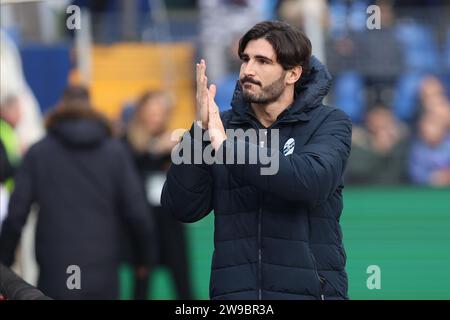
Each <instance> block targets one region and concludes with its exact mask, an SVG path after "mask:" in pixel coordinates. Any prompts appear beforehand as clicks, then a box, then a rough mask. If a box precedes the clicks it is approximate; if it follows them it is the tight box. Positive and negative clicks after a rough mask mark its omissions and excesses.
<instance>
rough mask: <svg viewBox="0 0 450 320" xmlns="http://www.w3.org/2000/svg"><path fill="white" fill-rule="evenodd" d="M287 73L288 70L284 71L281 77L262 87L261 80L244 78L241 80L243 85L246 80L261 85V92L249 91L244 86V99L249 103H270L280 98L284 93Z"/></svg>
mask: <svg viewBox="0 0 450 320" xmlns="http://www.w3.org/2000/svg"><path fill="white" fill-rule="evenodd" d="M285 75H286V71H283V73H282V74H281V77H280V78H279V79H278V80H275V81H274V82H272V83H271V84H269V85H268V86H265V87H262V86H261V83H260V82H255V81H254V80H253V79H251V78H250V79H248V78H245V77H244V78H243V79H242V80H241V85H242V86H243V85H244V84H245V82H250V83H253V84H255V85H259V86H261V92H260V93H259V94H257V93H253V92H249V91H247V90H245V89H244V88H242V94H243V97H244V100H245V101H246V102H249V103H255V104H269V103H272V102H275V101H277V100H278V98H279V97H280V96H281V95H282V94H283V91H284V89H285V87H286V86H285V85H284V77H285ZM252 80H253V81H252Z"/></svg>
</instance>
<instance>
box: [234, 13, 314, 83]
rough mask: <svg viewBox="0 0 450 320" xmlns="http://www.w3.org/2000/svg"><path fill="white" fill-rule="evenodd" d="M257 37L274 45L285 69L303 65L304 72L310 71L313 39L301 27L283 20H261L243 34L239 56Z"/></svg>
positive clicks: (278, 59) (279, 60)
mask: <svg viewBox="0 0 450 320" xmlns="http://www.w3.org/2000/svg"><path fill="white" fill-rule="evenodd" d="M257 39H265V40H267V41H268V42H269V43H270V44H271V45H272V47H273V49H274V50H275V52H276V54H277V61H278V63H279V64H281V66H282V67H283V69H284V70H290V69H292V68H294V67H297V66H301V67H302V69H303V74H307V73H308V72H309V61H310V59H311V50H312V49H311V41H310V40H309V38H308V37H307V36H306V34H305V33H304V32H303V31H301V30H300V29H296V28H294V27H292V26H291V25H290V24H288V23H286V22H281V21H264V22H260V23H258V24H256V25H255V26H254V27H253V28H251V29H250V30H249V31H247V33H246V34H244V35H243V36H242V38H241V40H240V41H239V49H238V54H239V57H242V54H243V53H244V50H245V48H246V47H247V44H248V43H249V42H250V41H251V40H257Z"/></svg>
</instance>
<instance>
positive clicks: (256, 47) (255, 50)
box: [244, 38, 277, 61]
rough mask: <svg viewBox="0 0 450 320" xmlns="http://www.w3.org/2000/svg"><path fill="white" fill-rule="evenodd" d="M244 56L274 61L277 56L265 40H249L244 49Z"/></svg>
mask: <svg viewBox="0 0 450 320" xmlns="http://www.w3.org/2000/svg"><path fill="white" fill-rule="evenodd" d="M244 54H246V55H248V56H264V57H267V58H269V59H271V60H273V61H276V57H277V54H276V52H275V50H274V48H273V47H272V45H271V44H270V42H269V41H267V40H266V39H262V38H261V39H256V40H250V41H249V42H248V43H247V46H246V47H245V50H244Z"/></svg>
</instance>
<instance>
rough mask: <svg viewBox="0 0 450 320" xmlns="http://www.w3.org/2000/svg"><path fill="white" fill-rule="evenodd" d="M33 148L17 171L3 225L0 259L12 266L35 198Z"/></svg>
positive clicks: (0, 236) (0, 240)
mask: <svg viewBox="0 0 450 320" xmlns="http://www.w3.org/2000/svg"><path fill="white" fill-rule="evenodd" d="M33 150H34V149H33V147H31V149H30V150H29V151H28V153H27V154H26V155H25V157H24V159H23V162H22V164H21V166H20V167H19V169H18V171H17V174H16V177H15V180H14V181H15V185H14V191H13V193H12V194H11V198H10V201H9V205H8V215H7V216H6V219H5V220H4V222H3V224H2V226H1V234H0V261H1V262H3V263H4V264H5V265H6V266H10V265H11V264H12V263H13V262H14V253H15V250H16V247H17V244H18V242H19V240H20V236H21V234H22V228H23V226H24V224H25V222H26V221H27V217H28V214H29V212H30V208H31V205H32V204H33V202H34V200H35V192H36V188H35V181H34V179H33V174H34V173H33V166H34V159H33V157H34V155H33Z"/></svg>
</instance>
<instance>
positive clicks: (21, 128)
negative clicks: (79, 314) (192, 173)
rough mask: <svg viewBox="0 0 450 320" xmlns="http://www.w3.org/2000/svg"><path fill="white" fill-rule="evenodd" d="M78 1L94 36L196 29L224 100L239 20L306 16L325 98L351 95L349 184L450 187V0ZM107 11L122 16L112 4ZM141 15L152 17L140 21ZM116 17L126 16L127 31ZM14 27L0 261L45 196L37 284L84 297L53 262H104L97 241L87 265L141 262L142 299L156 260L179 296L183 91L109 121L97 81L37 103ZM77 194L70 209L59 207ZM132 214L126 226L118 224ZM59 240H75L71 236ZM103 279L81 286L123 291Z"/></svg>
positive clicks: (224, 102) (146, 100) (5, 77)
mask: <svg viewBox="0 0 450 320" xmlns="http://www.w3.org/2000/svg"><path fill="white" fill-rule="evenodd" d="M169 2H170V1H169ZM70 3H72V2H70V1H66V4H70ZM73 3H74V4H77V5H79V6H81V7H83V8H87V10H90V11H91V12H92V14H93V15H94V25H93V32H94V33H93V39H94V41H95V42H114V41H125V40H126V41H130V40H131V41H172V40H174V39H176V40H179V39H181V40H184V41H186V40H187V41H193V42H194V43H195V44H197V45H198V47H199V48H200V50H199V52H198V53H197V54H198V56H201V57H205V58H206V59H207V61H208V66H211V67H209V69H208V73H209V74H210V77H211V78H210V79H211V80H212V81H214V82H215V83H216V84H217V86H218V94H217V103H218V105H219V106H220V108H221V110H226V109H228V108H229V107H230V101H231V97H232V94H233V90H234V88H235V85H236V80H237V78H238V72H239V65H240V61H239V59H238V57H237V49H236V48H237V40H238V39H239V37H240V35H241V34H242V32H243V31H244V30H246V29H248V28H249V27H250V26H252V25H253V24H254V23H255V22H257V21H260V20H264V19H273V18H276V19H281V20H285V21H288V22H290V23H291V24H294V25H296V26H298V27H299V28H303V29H305V30H306V31H307V33H308V34H309V35H310V37H311V40H312V43H313V53H314V54H315V55H316V56H318V57H319V58H320V59H322V60H324V62H325V64H326V65H327V66H328V67H329V69H330V72H331V74H332V76H333V78H334V85H333V88H332V94H331V95H330V97H328V98H327V100H328V101H326V103H328V104H330V105H333V106H337V107H339V108H342V109H343V110H344V111H346V113H347V114H348V115H349V116H350V117H351V119H352V121H353V125H354V127H353V145H352V152H351V156H350V159H349V162H348V167H347V173H346V184H347V185H352V184H358V185H360V184H362V185H402V184H415V185H421V186H434V187H442V186H450V21H449V20H450V19H449V18H448V17H450V12H449V10H450V5H449V4H448V3H447V2H446V1H438V0H437V1H426V0H423V1H418V0H417V1H400V0H399V1H388V0H384V1H377V2H376V4H377V5H378V6H379V7H378V8H380V29H374V30H370V29H368V28H367V24H366V23H367V17H368V13H367V12H366V8H367V7H368V6H369V5H371V4H372V2H371V1H366V0H353V1H350V0H329V1H325V0H314V1H308V0H279V1H275V0H274V1H269V0H266V1H265V0H252V1H250V0H239V1H238V0H215V1H209V0H208V1H207V0H198V1H189V2H188V3H189V4H188V8H187V9H188V10H193V11H195V12H196V15H195V19H191V20H189V19H188V20H186V21H187V22H186V21H184V22H182V23H181V22H180V23H179V24H177V22H176V21H175V22H174V21H172V20H170V19H169V20H162V18H161V14H162V13H164V12H165V11H161V1H136V3H135V4H134V5H130V3H131V2H130V1H119V0H117V1H106V0H105V1H74V2H73ZM172 3H177V2H176V1H172ZM181 3H182V1H180V2H179V5H180V4H181ZM30 5H37V4H30ZM20 6H23V4H21V5H20ZM158 6H159V7H158ZM180 6H181V7H183V6H182V5H180ZM23 8H24V7H23ZM3 9H4V8H3V6H2V11H3ZM16 9H17V8H15V10H16ZM179 10H180V9H179ZM9 12H10V13H11V12H12V11H11V8H10V9H9ZM108 12H110V13H112V14H113V15H109V16H108V15H106V16H105V15H104V14H105V13H108ZM119 13H120V16H121V18H120V19H119V18H118V14H119ZM166 13H167V12H166ZM4 15H5V13H4V12H2V17H3V16H4ZM96 15H97V16H96ZM144 15H148V16H151V17H152V19H150V20H148V19H147V20H146V19H137V20H136V19H134V20H133V17H134V16H139V17H143V16H144ZM166 18H167V17H166ZM197 18H198V19H197ZM312 18H314V19H315V20H314V19H313V20H311V19H312ZM118 19H119V20H120V21H121V23H120V24H119V23H116V22H117V20H118ZM231 20H232V21H233V23H230V21H231ZM9 21H10V22H11V18H10V17H9ZM130 21H131V22H132V23H131V22H130ZM32 23H33V21H30V24H32ZM130 23H131V25H130ZM12 24H14V21H13V23H12ZM112 25H114V27H113V29H109V26H112ZM118 25H119V26H120V25H123V26H125V27H124V28H123V29H122V30H121V31H122V32H119V31H117V30H119V29H120V28H119V29H118ZM312 26H313V28H312ZM7 27H11V25H8V26H7ZM7 29H8V28H4V29H3V28H2V30H6V31H8V32H3V31H2V33H1V41H2V46H1V59H2V60H1V67H2V68H1V72H2V77H1V78H2V83H1V101H0V132H1V135H0V199H1V201H0V228H1V229H0V230H1V234H0V261H2V262H4V263H5V264H7V265H11V264H12V263H13V262H14V261H15V259H16V258H15V250H16V249H17V247H18V246H19V244H18V241H19V238H20V235H21V232H22V229H23V226H24V225H25V221H26V219H27V216H28V213H29V212H30V211H32V210H33V204H34V203H37V204H38V205H39V206H40V210H41V211H40V215H39V218H38V219H39V221H38V222H37V224H38V231H37V237H36V250H37V252H36V255H37V257H38V259H40V261H38V262H39V264H40V278H39V285H40V288H43V289H44V293H46V294H47V295H49V296H50V297H52V298H74V297H75V298H80V296H74V295H73V293H71V294H67V290H65V288H60V287H57V286H56V285H55V284H54V283H53V282H52V279H59V278H58V277H61V278H64V277H66V276H67V275H66V273H65V270H63V274H57V272H59V273H61V268H60V267H59V266H60V265H67V264H70V261H69V260H70V259H68V258H62V257H70V256H77V255H79V254H80V253H81V252H83V254H85V253H86V252H87V253H89V252H96V253H97V252H99V251H100V252H104V253H105V254H104V256H103V258H104V261H103V262H104V263H105V264H103V265H101V264H99V265H96V263H94V262H93V260H90V259H91V258H92V257H90V256H89V254H87V255H86V256H85V257H84V259H82V261H83V263H84V265H83V266H82V267H83V268H93V270H96V272H98V273H97V274H101V273H104V274H106V275H108V274H109V275H111V274H114V273H117V268H118V266H119V264H120V263H121V262H124V261H125V262H128V263H130V264H132V265H133V266H134V269H133V270H134V290H135V292H134V298H136V299H146V298H147V297H148V292H149V283H150V277H151V274H152V271H153V270H154V269H155V268H156V267H158V266H165V267H167V268H168V269H169V270H170V272H171V275H172V277H173V279H174V285H175V289H176V294H177V297H178V298H181V299H191V298H193V289H192V284H191V279H190V263H189V261H188V253H187V250H188V244H187V240H186V235H185V229H184V226H183V225H181V224H180V223H178V222H176V221H175V220H174V219H172V218H171V217H170V215H168V214H167V213H166V212H164V210H163V209H162V208H161V206H160V203H159V201H160V200H159V198H160V194H161V190H162V186H163V184H164V180H165V172H166V170H167V169H168V166H169V165H170V152H171V149H172V147H173V146H174V141H172V140H171V139H170V134H171V132H170V130H169V127H170V122H171V116H172V115H173V114H174V113H175V112H176V110H177V109H176V106H177V101H176V100H175V99H174V98H173V96H172V95H171V93H170V92H166V91H165V90H147V91H146V92H142V94H141V96H137V97H135V101H134V102H133V103H132V105H131V106H127V107H126V108H125V107H124V111H123V112H122V116H121V118H120V119H114V121H113V124H111V119H105V118H104V116H102V115H101V114H100V113H98V112H97V111H94V108H93V106H92V101H91V97H90V92H89V89H88V87H85V86H82V85H71V86H68V87H67V88H66V89H65V90H64V92H63V94H62V95H61V97H60V98H59V101H58V102H57V103H56V105H55V107H53V108H51V109H50V110H49V111H48V112H47V114H45V115H41V114H40V113H39V111H38V109H39V108H38V106H37V102H36V99H35V97H34V95H33V92H32V90H30V88H29V86H28V85H27V82H26V80H25V72H24V70H23V69H22V66H21V62H20V54H19V52H18V49H17V46H16V45H15V44H14V41H13V40H11V39H15V41H17V39H18V36H17V32H11V30H12V29H11V28H9V30H7ZM61 29H64V28H61ZM111 30H115V31H114V32H112V31H111ZM161 30H163V31H164V32H162V31H161ZM177 30H179V34H178V33H177ZM308 30H309V31H308ZM16 31H17V30H16ZM35 31H36V29H33V28H31V29H30V28H29V29H28V33H24V34H23V38H26V37H27V36H28V37H29V39H32V40H36V38H35V36H36V35H34V34H33V32H35ZM65 31H67V30H65ZM116 31H117V32H116ZM158 31H161V32H158ZM318 31H319V32H318ZM61 33H64V31H63V32H61ZM180 34H182V36H180ZM177 35H178V36H177ZM36 37H37V38H39V37H38V36H36ZM162 37H165V38H162ZM193 63H194V62H193ZM192 70H194V68H193V67H192ZM27 72H30V71H27ZM192 90H194V88H192ZM124 103H125V102H124ZM45 107H48V106H45ZM41 109H44V107H43V106H41ZM194 110H195V106H194V105H192V112H193V113H194ZM44 120H45V121H44ZM44 123H45V125H44ZM44 127H45V129H44ZM45 132H46V133H45ZM111 160H114V161H111ZM109 162H114V163H115V164H116V166H111V165H109V164H108V163H109ZM67 186H70V187H69V188H67V190H66V192H63V189H64V190H65V188H66V187H67ZM44 190H45V191H44ZM67 205H69V206H70V207H71V208H72V211H71V213H72V214H73V216H69V214H66V215H64V216H61V215H58V212H60V211H61V210H60V209H61V208H65V207H67ZM123 206H125V210H124V207H123ZM123 212H125V214H124V213H123ZM88 216H89V219H88V218H87V217H88ZM74 217H76V219H74ZM80 217H81V218H80ZM83 217H86V219H83ZM123 220H125V223H123V225H125V226H127V227H126V228H118V226H119V225H122V223H121V221H123ZM2 221H4V223H3V224H2V223H1V222H2ZM93 221H95V222H93ZM49 225H50V226H51V227H48V226H49ZM74 225H76V228H77V230H85V233H84V236H83V237H84V240H83V239H81V238H80V235H79V234H76V232H73V226H74ZM53 226H57V228H54V227H53ZM108 228H109V229H108ZM119 229H120V230H119ZM55 230H57V231H55ZM99 230H102V232H100V231H99ZM111 230H112V231H111ZM86 234H87V235H90V237H89V236H88V237H86ZM98 234H102V236H99V235H98ZM55 239H68V240H67V241H68V243H66V245H64V246H63V245H61V244H59V243H58V242H57V241H55ZM80 239H81V240H80ZM105 239H106V240H108V241H109V242H113V243H114V245H112V244H111V243H108V241H106V242H105ZM63 242H64V241H62V242H61V243H63ZM63 244H64V243H63ZM69 244H70V245H69ZM96 246H98V247H97V248H96ZM68 248H71V249H68ZM95 248H96V249H95ZM136 249H137V250H136ZM54 257H60V258H58V259H54ZM92 259H93V258H92ZM97 262H98V260H97ZM55 270H58V271H55ZM105 270H107V271H105ZM55 272H56V273H55ZM108 272H109V273H108ZM113 277H114V276H113ZM99 279H100V278H99ZM96 282H97V283H96ZM99 282H100V280H98V279H97V280H95V279H91V282H90V283H89V282H88V283H89V286H90V289H91V291H84V292H85V293H86V294H87V295H86V296H84V297H81V298H92V297H95V298H117V297H118V292H117V290H116V289H117V283H115V284H111V283H108V280H105V282H104V283H99ZM64 283H65V282H64ZM111 288H113V289H111ZM63 289H64V290H63Z"/></svg>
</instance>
